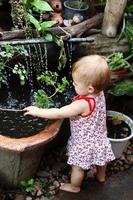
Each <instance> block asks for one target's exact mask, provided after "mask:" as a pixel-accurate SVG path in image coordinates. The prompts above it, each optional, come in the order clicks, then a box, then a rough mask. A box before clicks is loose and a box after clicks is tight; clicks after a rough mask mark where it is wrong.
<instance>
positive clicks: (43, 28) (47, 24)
mask: <svg viewBox="0 0 133 200" xmlns="http://www.w3.org/2000/svg"><path fill="white" fill-rule="evenodd" d="M55 24H57V21H56V20H53V21H46V22H42V23H41V24H40V26H41V31H42V32H44V31H46V30H47V29H48V28H51V27H52V26H53V25H55Z"/></svg>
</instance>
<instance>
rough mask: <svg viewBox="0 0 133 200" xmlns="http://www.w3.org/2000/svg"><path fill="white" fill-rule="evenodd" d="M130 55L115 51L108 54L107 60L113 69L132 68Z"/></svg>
mask: <svg viewBox="0 0 133 200" xmlns="http://www.w3.org/2000/svg"><path fill="white" fill-rule="evenodd" d="M128 59H129V57H127V58H124V55H123V53H121V52H115V53H113V54H111V55H109V56H107V62H108V64H109V68H110V70H111V71H117V70H120V69H123V68H128V69H130V68H131V65H130V63H129V62H128V61H127V60H128Z"/></svg>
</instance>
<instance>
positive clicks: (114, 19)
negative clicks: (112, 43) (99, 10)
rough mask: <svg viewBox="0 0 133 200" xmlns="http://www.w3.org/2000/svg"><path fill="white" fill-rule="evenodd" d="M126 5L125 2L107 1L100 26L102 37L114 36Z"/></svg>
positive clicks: (122, 0)
mask: <svg viewBox="0 0 133 200" xmlns="http://www.w3.org/2000/svg"><path fill="white" fill-rule="evenodd" d="M126 4H127V0H119V1H116V0H107V3H106V6H105V11H104V19H103V25H102V33H103V34H104V35H106V36H108V37H115V36H116V34H117V29H118V26H119V24H120V21H121V19H122V16H123V13H124V9H125V7H126Z"/></svg>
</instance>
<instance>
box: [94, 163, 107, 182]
mask: <svg viewBox="0 0 133 200" xmlns="http://www.w3.org/2000/svg"><path fill="white" fill-rule="evenodd" d="M106 167H107V166H106V165H103V166H98V165H97V166H96V168H97V172H96V177H97V179H98V181H99V182H104V181H105V176H106Z"/></svg>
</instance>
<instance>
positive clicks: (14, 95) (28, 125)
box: [0, 82, 74, 138]
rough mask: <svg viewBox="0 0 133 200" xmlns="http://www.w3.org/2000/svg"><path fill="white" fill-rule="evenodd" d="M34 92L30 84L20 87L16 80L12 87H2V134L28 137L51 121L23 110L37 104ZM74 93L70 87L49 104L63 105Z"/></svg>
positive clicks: (0, 104)
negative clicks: (25, 112)
mask: <svg viewBox="0 0 133 200" xmlns="http://www.w3.org/2000/svg"><path fill="white" fill-rule="evenodd" d="M33 93H34V92H32V93H31V88H29V86H25V87H20V86H19V84H17V83H15V82H14V83H12V85H11V86H10V88H6V87H5V88H2V89H0V134H1V135H4V136H9V137H12V138H21V137H28V136H31V135H35V134H37V133H38V132H40V131H41V130H43V129H44V128H45V127H46V126H47V125H48V123H50V121H51V120H47V119H42V118H34V117H32V116H24V111H21V110H22V109H23V108H25V107H26V106H29V105H35V102H34V98H33ZM73 95H74V93H73V91H72V89H71V90H70V89H68V91H66V93H64V94H60V95H56V96H55V97H54V99H52V101H51V102H50V105H49V106H50V107H61V106H62V105H64V104H66V102H67V103H68V102H69V101H70V99H72V97H73ZM4 109H5V110H4ZM7 109H9V110H7ZM17 110H20V111H17Z"/></svg>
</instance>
